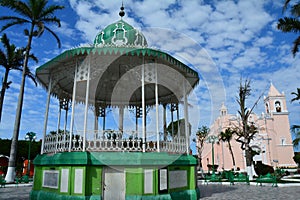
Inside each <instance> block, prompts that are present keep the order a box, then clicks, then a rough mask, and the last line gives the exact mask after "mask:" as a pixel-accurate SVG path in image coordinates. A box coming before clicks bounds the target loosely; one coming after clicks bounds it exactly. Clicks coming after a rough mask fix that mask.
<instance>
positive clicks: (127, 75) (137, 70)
mask: <svg viewBox="0 0 300 200" xmlns="http://www.w3.org/2000/svg"><path fill="white" fill-rule="evenodd" d="M76 63H77V66H79V65H80V64H83V65H89V64H90V66H91V67H90V95H89V103H92V104H94V103H96V102H97V103H98V104H100V105H101V104H103V105H106V106H110V105H127V106H135V105H141V102H142V97H141V78H142V75H141V74H142V73H141V72H142V67H141V66H142V64H143V63H144V64H145V65H146V66H149V67H150V68H154V67H155V65H157V74H158V75H157V82H158V96H159V102H160V103H178V101H179V99H180V98H181V97H182V94H183V91H182V89H183V87H182V85H183V81H186V82H188V84H189V85H190V86H189V88H187V90H188V91H187V92H189V91H191V90H192V88H193V87H194V86H195V85H196V84H197V83H198V81H199V78H198V73H197V72H196V71H194V70H192V69H191V68H189V67H188V66H186V65H185V64H183V63H181V62H180V61H178V60H177V59H175V58H173V57H172V56H170V55H168V54H166V53H164V52H161V51H158V50H153V49H149V48H143V49H135V48H110V47H102V48H95V47H81V48H76V49H71V50H67V51H65V52H64V53H62V54H61V55H59V56H57V57H56V58H54V59H52V60H50V61H49V62H47V63H45V64H44V65H42V66H41V67H39V68H38V69H37V70H36V76H37V78H38V80H39V82H40V83H41V84H42V85H43V86H44V87H46V88H48V86H49V80H50V77H51V79H52V90H51V94H52V95H54V96H56V97H58V98H68V99H71V98H72V93H73V86H74V77H75V69H76ZM151 73H152V76H153V72H151ZM79 78H80V77H79ZM154 83H155V82H153V81H152V82H147V81H146V85H145V94H146V95H145V101H146V105H152V104H154V102H155V98H154V97H155V93H154V91H155V84H154ZM76 91H77V93H76V101H83V100H84V99H85V92H86V80H81V81H78V80H77V86H76ZM128 95H130V96H128Z"/></svg>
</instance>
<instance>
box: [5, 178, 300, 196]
mask: <svg viewBox="0 0 300 200" xmlns="http://www.w3.org/2000/svg"><path fill="white" fill-rule="evenodd" d="M198 187H199V189H200V193H201V200H202V199H215V200H229V199H230V200H235V199H241V200H244V199H247V200H264V199H265V200H271V199H276V200H277V199H280V200H282V199H283V200H293V199H300V184H284V185H282V184H281V185H280V184H279V187H271V186H270V185H263V186H256V185H255V184H251V185H250V186H249V185H245V184H244V183H238V184H236V185H232V186H230V185H229V184H224V183H223V184H219V183H209V184H208V185H206V184H203V183H202V182H198ZM30 191H31V184H23V185H21V184H19V186H18V187H15V186H14V185H7V186H6V188H0V200H28V199H29V193H30Z"/></svg>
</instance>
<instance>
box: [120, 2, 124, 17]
mask: <svg viewBox="0 0 300 200" xmlns="http://www.w3.org/2000/svg"><path fill="white" fill-rule="evenodd" d="M120 9H121V10H120V12H119V15H120V17H121V18H122V17H124V15H125V12H124V6H123V1H122V6H121V8H120Z"/></svg>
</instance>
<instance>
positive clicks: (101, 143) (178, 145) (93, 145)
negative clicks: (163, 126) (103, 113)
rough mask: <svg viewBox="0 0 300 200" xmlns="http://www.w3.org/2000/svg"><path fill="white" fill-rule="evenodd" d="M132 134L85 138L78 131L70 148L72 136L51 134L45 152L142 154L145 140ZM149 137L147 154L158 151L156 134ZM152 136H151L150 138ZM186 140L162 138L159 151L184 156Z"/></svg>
mask: <svg viewBox="0 0 300 200" xmlns="http://www.w3.org/2000/svg"><path fill="white" fill-rule="evenodd" d="M130 133H131V134H130V135H129V134H126V133H124V132H120V131H112V130H107V131H87V133H86V138H85V149H84V145H83V143H84V137H83V131H77V132H75V133H74V134H73V136H72V140H71V148H70V135H69V134H68V133H66V134H63V133H60V134H53V135H52V134H51V135H47V136H46V137H45V142H44V147H42V148H43V152H44V153H58V152H67V151H69V149H70V150H71V151H92V152H96V151H121V152H124V151H127V152H141V151H143V140H142V138H139V137H138V135H139V134H138V133H136V132H134V131H131V132H130ZM147 135H148V137H147V138H146V141H145V151H146V152H156V151H158V145H157V140H156V136H155V135H154V133H147ZM149 135H150V136H149ZM186 149H187V148H186V138H185V137H183V136H180V137H179V136H174V137H170V138H169V140H168V141H164V140H163V138H161V137H160V141H159V151H160V152H168V153H176V154H183V153H186Z"/></svg>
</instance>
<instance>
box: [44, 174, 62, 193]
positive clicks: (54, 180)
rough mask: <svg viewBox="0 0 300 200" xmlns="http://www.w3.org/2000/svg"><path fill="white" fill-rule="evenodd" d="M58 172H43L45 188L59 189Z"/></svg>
mask: <svg viewBox="0 0 300 200" xmlns="http://www.w3.org/2000/svg"><path fill="white" fill-rule="evenodd" d="M58 178H59V171H58V170H44V171H43V187H48V188H55V189H57V188H58Z"/></svg>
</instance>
